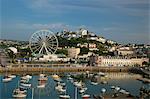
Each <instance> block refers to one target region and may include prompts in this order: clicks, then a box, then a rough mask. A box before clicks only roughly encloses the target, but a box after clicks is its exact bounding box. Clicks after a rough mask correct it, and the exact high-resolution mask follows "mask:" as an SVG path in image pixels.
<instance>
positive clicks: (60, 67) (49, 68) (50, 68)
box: [0, 64, 131, 73]
mask: <svg viewBox="0 0 150 99" xmlns="http://www.w3.org/2000/svg"><path fill="white" fill-rule="evenodd" d="M130 69H131V67H100V66H74V65H71V64H9V66H8V67H0V73H5V72H85V71H90V72H99V71H100V72H129V71H130Z"/></svg>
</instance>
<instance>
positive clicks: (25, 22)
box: [0, 0, 150, 44]
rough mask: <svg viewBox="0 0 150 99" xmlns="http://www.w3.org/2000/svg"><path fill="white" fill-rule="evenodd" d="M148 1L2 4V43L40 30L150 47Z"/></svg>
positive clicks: (41, 0) (17, 0)
mask: <svg viewBox="0 0 150 99" xmlns="http://www.w3.org/2000/svg"><path fill="white" fill-rule="evenodd" d="M149 4H150V3H149V1H148V0H142V1H141V0H126V1H124V0H111V1H107V0H94V1H90V0H86V1H85V0H76V1H74V2H71V1H69V0H63V1H60V0H58V1H53V0H51V1H49V0H36V1H34V0H30V1H29V0H21V1H20V0H13V1H8V0H2V1H1V5H2V6H1V26H0V27H1V39H16V40H26V41H28V39H29V38H30V36H31V34H32V33H33V32H35V31H37V30H40V29H49V30H52V31H53V32H61V31H62V30H63V29H66V28H67V29H69V30H71V31H76V30H78V29H79V28H81V27H82V28H85V29H88V30H89V31H90V32H94V33H96V34H97V35H99V36H103V37H105V38H107V39H111V40H114V41H117V42H119V43H144V44H149V35H150V34H149V24H148V22H149V13H148V12H149Z"/></svg>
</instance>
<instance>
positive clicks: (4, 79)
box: [2, 76, 12, 82]
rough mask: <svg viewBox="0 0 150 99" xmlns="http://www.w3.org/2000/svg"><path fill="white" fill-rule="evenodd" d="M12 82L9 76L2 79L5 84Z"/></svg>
mask: <svg viewBox="0 0 150 99" xmlns="http://www.w3.org/2000/svg"><path fill="white" fill-rule="evenodd" d="M11 80H12V78H11V77H9V76H4V78H3V79H2V81H3V82H10V81H11Z"/></svg>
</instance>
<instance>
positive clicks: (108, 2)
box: [26, 0, 150, 16]
mask: <svg viewBox="0 0 150 99" xmlns="http://www.w3.org/2000/svg"><path fill="white" fill-rule="evenodd" d="M26 4H27V6H28V7H29V8H30V9H31V10H33V11H35V12H41V13H47V14H50V15H54V14H55V15H56V14H58V15H60V14H62V13H69V12H71V11H73V10H75V11H79V10H80V11H81V10H82V11H89V10H93V11H103V9H107V10H108V11H110V10H111V9H114V10H115V11H118V12H120V13H124V14H128V15H129V16H146V15H148V14H147V13H148V12H147V11H148V10H149V5H150V2H149V0H74V1H71V0H27V1H26ZM141 10H142V11H141ZM106 13H107V12H106Z"/></svg>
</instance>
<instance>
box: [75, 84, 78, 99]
mask: <svg viewBox="0 0 150 99" xmlns="http://www.w3.org/2000/svg"><path fill="white" fill-rule="evenodd" d="M77 97H78V96H77V87H75V99H77Z"/></svg>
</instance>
